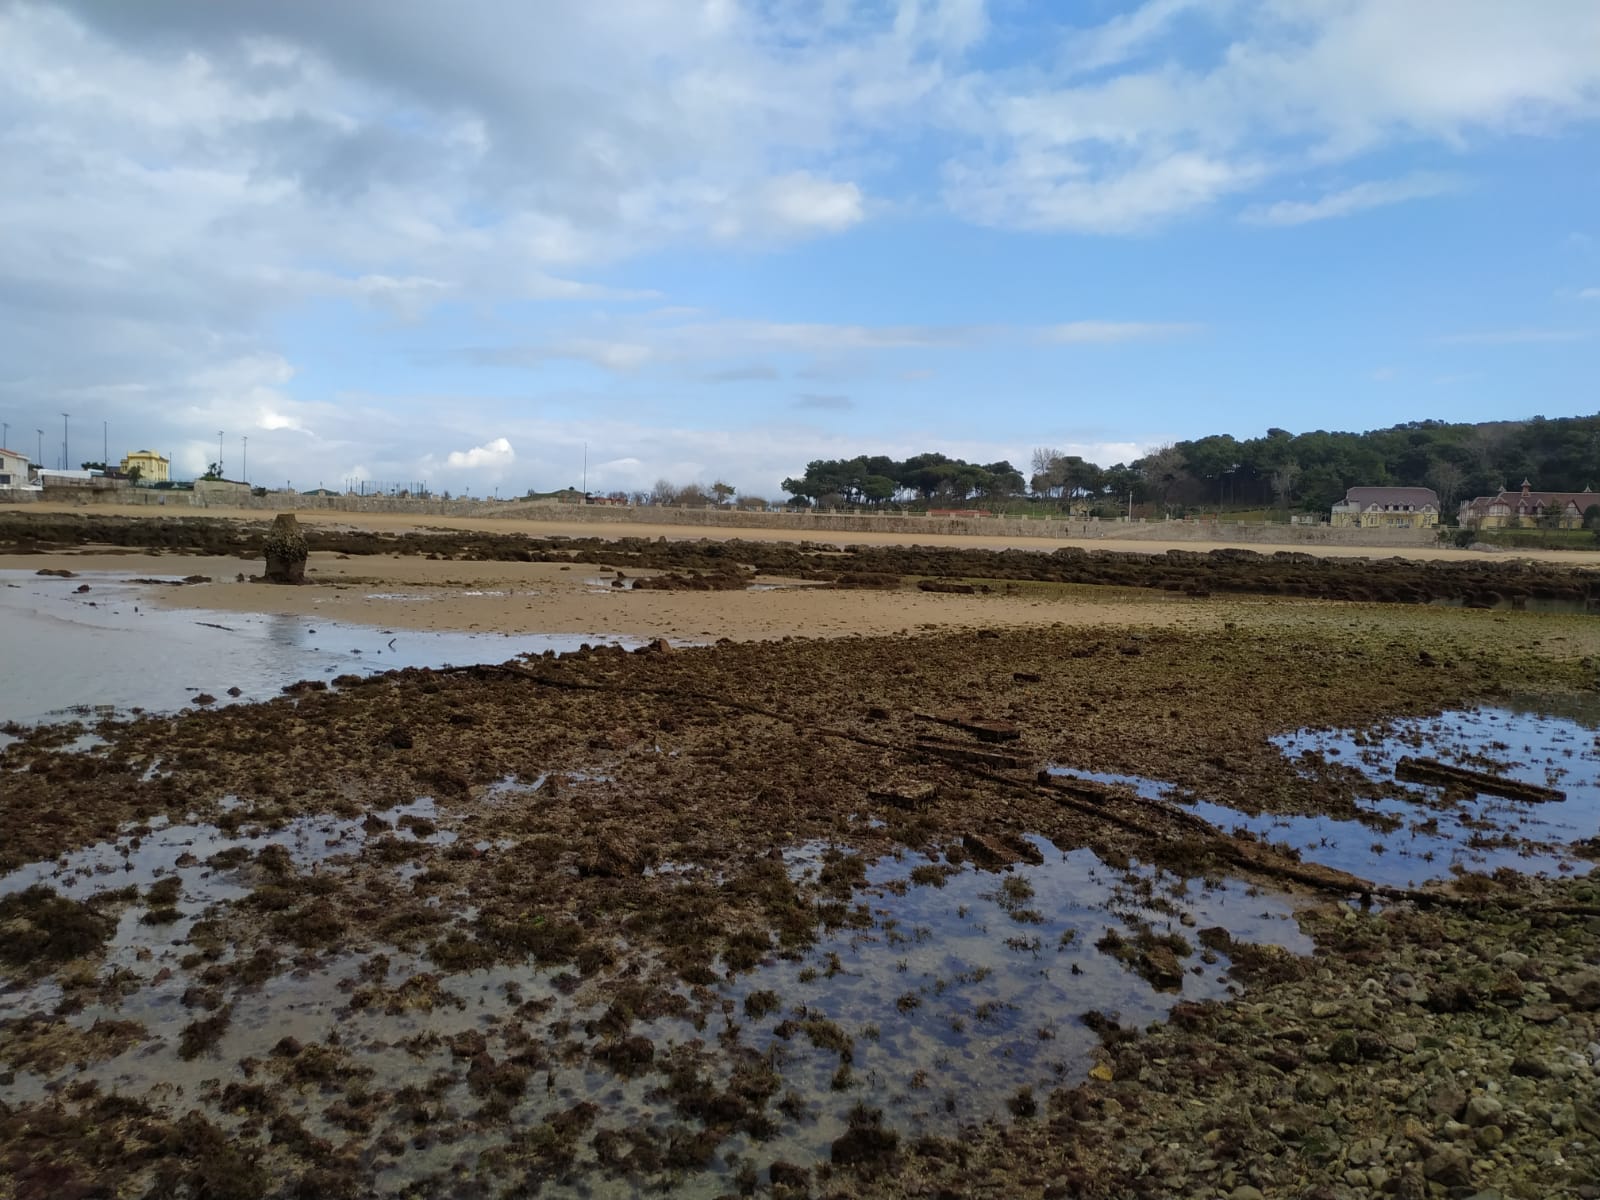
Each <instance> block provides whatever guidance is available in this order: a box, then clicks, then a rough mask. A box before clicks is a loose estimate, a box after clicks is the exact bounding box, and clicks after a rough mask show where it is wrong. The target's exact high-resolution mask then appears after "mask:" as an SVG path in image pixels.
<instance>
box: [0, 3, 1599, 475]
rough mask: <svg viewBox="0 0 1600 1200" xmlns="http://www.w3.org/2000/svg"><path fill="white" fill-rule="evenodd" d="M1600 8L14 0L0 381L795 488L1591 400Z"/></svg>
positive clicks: (93, 423)
mask: <svg viewBox="0 0 1600 1200" xmlns="http://www.w3.org/2000/svg"><path fill="white" fill-rule="evenodd" d="M1597 47H1600V6H1596V5H1594V4H1593V3H1591V2H1589V0H1525V2H1523V3H1519V4H1516V5H1508V4H1504V3H1502V2H1501V0H1206V2H1204V3H1201V2H1199V0H1149V2H1147V3H1143V4H1138V3H1111V2H1109V0H1106V2H1096V0H1090V2H1085V3H1079V4H1073V5H1068V4H1043V3H1027V2H1024V0H988V2H987V3H985V2H984V0H795V2H793V3H785V4H778V3H758V2H755V0H749V2H745V3H740V2H739V0H608V2H607V3H606V4H604V5H596V4H592V3H582V4H580V3H577V2H576V0H573V2H571V3H566V2H560V0H552V3H550V4H546V5H525V6H507V5H503V4H496V3H491V2H490V0H476V2H468V3H461V4H456V5H451V6H440V5H437V4H435V3H432V2H431V0H389V2H387V3H383V4H378V3H376V0H353V2H351V3H347V4H342V5H335V6H311V5H282V4H278V3H276V2H275V0H239V2H238V3H232V4H228V5H212V4H206V3H201V2H199V0H147V2H145V3H140V4H136V5H131V4H126V3H120V2H117V0H70V2H68V0H63V2H61V3H55V4H51V3H20V2H16V0H0V228H4V229H5V230H6V236H5V237H4V238H0V420H5V421H6V422H8V423H9V424H10V426H11V428H12V431H13V432H12V433H11V435H10V437H9V440H10V442H11V443H12V446H13V448H15V449H18V450H23V451H28V450H31V449H33V447H34V446H35V444H36V441H37V436H36V435H35V434H34V432H33V431H34V429H36V428H39V427H42V428H44V429H45V431H46V436H45V438H44V442H45V447H46V450H45V456H46V458H47V459H49V460H50V461H51V462H54V461H55V457H56V455H57V454H58V452H59V429H60V418H59V413H61V412H63V411H67V412H70V413H72V414H73V418H72V419H73V422H74V427H75V429H76V430H77V434H76V436H75V438H74V450H73V458H74V459H79V458H82V457H84V456H85V455H86V454H87V453H88V450H90V449H92V450H93V452H94V453H93V456H94V457H98V454H99V446H100V441H101V439H100V436H99V435H100V431H101V423H102V422H107V423H108V424H109V427H110V429H111V441H112V442H113V443H114V444H113V446H112V451H113V454H114V455H115V454H119V453H123V452H126V451H127V450H131V449H135V448H142V447H145V446H149V447H151V448H155V449H159V450H164V451H171V452H172V453H174V455H175V456H176V458H177V460H178V467H179V469H180V470H183V471H189V472H193V471H197V470H200V469H203V468H204V466H205V464H206V463H207V462H208V461H210V460H211V459H212V458H214V457H215V456H216V449H215V448H216V433H217V430H218V429H222V430H224V431H225V446H226V449H225V451H224V455H225V465H226V466H227V467H228V468H229V473H230V474H233V473H237V467H238V466H239V465H241V464H240V463H239V461H238V459H239V457H241V456H240V447H241V442H240V439H241V438H243V437H246V436H248V437H249V438H250V443H249V466H250V474H251V476H252V478H254V479H256V480H257V481H261V482H272V481H285V480H289V481H292V482H293V483H294V485H295V486H304V487H310V486H315V485H317V484H319V483H325V484H329V485H333V486H337V485H340V484H342V483H343V482H344V481H346V480H349V479H352V478H365V479H369V480H376V481H379V482H387V481H410V480H418V479H426V480H427V481H429V482H430V483H431V484H432V485H433V486H434V487H436V488H450V489H452V490H457V491H460V490H464V489H471V490H472V491H474V492H475V493H478V494H484V493H487V492H489V491H491V490H493V489H494V488H496V487H498V488H499V489H500V490H501V494H508V493H513V492H521V491H522V490H524V489H526V488H529V487H534V488H538V489H541V490H542V489H548V488H553V487H559V486H563V485H565V484H569V483H576V482H578V481H579V479H580V477H581V471H582V463H583V459H584V453H585V451H584V447H585V445H587V459H588V464H589V466H588V482H589V484H590V486H591V487H593V488H597V489H600V490H610V489H612V488H620V489H626V490H631V489H636V488H646V489H647V488H648V487H649V486H650V485H651V483H652V482H653V481H654V480H655V479H657V478H658V477H662V476H666V477H668V478H671V479H673V480H675V481H677V482H688V481H690V480H696V481H699V482H702V483H709V482H711V481H712V480H713V479H717V478H723V479H726V480H728V481H729V482H731V483H733V484H735V485H736V486H737V487H739V488H740V490H741V491H743V492H746V493H754V494H760V495H767V496H777V495H779V489H778V483H779V481H780V480H781V479H782V478H783V476H785V475H787V474H799V473H800V472H801V471H802V470H803V468H804V465H805V463H806V462H807V461H808V460H809V459H811V458H816V457H837V456H848V455H853V454H857V453H888V454H892V455H895V456H897V457H898V456H903V455H906V454H911V453H916V452H919V451H922V450H928V449H938V450H943V451H945V452H946V453H950V454H955V455H960V456H963V457H968V458H978V459H981V460H983V461H991V460H993V459H996V458H1001V457H1008V458H1010V459H1011V460H1012V461H1013V462H1016V463H1018V464H1019V465H1025V464H1026V462H1027V459H1028V456H1029V452H1030V450H1031V448H1032V447H1034V446H1040V445H1049V446H1054V447H1059V448H1062V449H1065V450H1068V451H1069V452H1078V453H1083V454H1085V455H1086V456H1087V457H1089V458H1091V459H1094V460H1096V461H1100V462H1102V463H1105V464H1109V463H1111V462H1113V461H1118V460H1129V459H1132V458H1134V457H1137V456H1138V455H1139V454H1141V453H1143V452H1144V451H1146V450H1148V449H1150V448H1152V447H1154V446H1156V445H1159V444H1161V443H1163V442H1166V441H1172V440H1177V439H1182V438H1187V437H1195V436H1201V435H1204V434H1206V433H1211V432H1219V431H1220V432H1231V433H1234V434H1236V435H1239V436H1252V435H1255V434H1259V433H1260V432H1262V431H1263V430H1265V429H1266V428H1267V427H1268V426H1272V425H1279V426H1283V427H1286V428H1289V429H1293V430H1303V429H1310V428H1339V429H1350V428H1356V429H1361V428H1372V427H1377V426H1382V425H1387V424H1392V423H1394V422H1397V421H1405V420H1420V419H1426V418H1441V419H1467V420H1476V419H1496V418H1514V417H1522V416H1529V415H1533V414H1543V415H1547V416H1560V415H1570V414H1576V413H1583V412H1592V411H1594V410H1595V408H1596V396H1595V387H1594V384H1595V380H1596V378H1597V377H1600V372H1597V367H1600V216H1597V214H1600V51H1597V49H1596V48H1597ZM18 430H21V431H22V432H21V433H20V434H19V433H18V432H17V431H18Z"/></svg>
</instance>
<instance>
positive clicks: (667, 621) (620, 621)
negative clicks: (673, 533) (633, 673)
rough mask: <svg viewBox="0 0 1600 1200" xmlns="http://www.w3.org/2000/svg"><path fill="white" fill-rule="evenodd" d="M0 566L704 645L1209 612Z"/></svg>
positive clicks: (548, 569)
mask: <svg viewBox="0 0 1600 1200" xmlns="http://www.w3.org/2000/svg"><path fill="white" fill-rule="evenodd" d="M0 568H10V569H15V570H24V571H37V570H41V569H47V570H60V569H66V570H71V571H74V572H77V573H79V574H84V573H88V572H95V573H99V572H111V573H114V574H115V575H116V576H117V577H118V578H119V579H139V578H161V577H177V578H182V577H187V576H204V577H206V578H207V579H208V580H210V581H211V582H207V583H196V584H188V585H183V586H175V585H165V586H163V585H151V586H150V587H149V588H148V590H147V593H146V595H147V598H148V602H149V603H151V604H153V605H157V606H162V607H167V608H189V609H205V610H210V611H213V612H226V613H271V614H281V615H288V616H300V617H320V618H322V619H324V620H330V621H332V620H336V621H342V622H348V623H352V624H361V625H372V626H380V627H383V628H392V629H410V630H419V631H428V632H439V631H447V630H453V631H460V632H480V633H503V634H523V633H553V634H568V633H571V634H597V633H598V634H609V635H613V636H617V637H644V638H654V637H664V638H669V639H671V640H673V641H690V642H704V641H715V640H717V639H719V638H730V639H732V640H734V641H754V640H766V639H772V638H783V637H848V636H854V635H878V634H901V633H919V632H928V631H931V630H936V629H950V628H965V627H970V626H976V625H987V626H997V627H1007V628H1011V627H1021V626H1029V625H1051V624H1056V623H1060V624H1063V625H1074V626H1076V625H1133V624H1137V625H1151V626H1176V625H1194V624H1211V623H1214V622H1215V620H1216V619H1217V618H1216V615H1215V611H1214V610H1213V611H1209V612H1208V610H1207V607H1206V606H1205V605H1202V604H1197V603H1193V602H1184V601H1181V600H1176V601H1175V600H1171V599H1168V598H1167V597H1164V596H1162V595H1161V594H1159V593H1150V592H1140V591H1136V590H1134V589H1114V588H1090V587H1070V586H1042V585H1041V586H1036V587H1029V586H1019V587H1018V588H1017V589H1016V591H1015V593H1014V594H1004V593H997V594H992V595H976V596H959V595H936V594H930V593H923V592H915V591H904V590H897V591H890V592H878V591H866V590H855V589H846V590H841V589H834V588H824V587H818V586H815V585H812V584H807V583H803V582H799V581H796V580H786V579H782V578H777V577H774V578H765V577H762V578H758V580H757V582H756V584H755V585H754V588H753V589H752V590H748V591H732V592H662V591H643V590H641V591H633V590H631V589H629V588H625V587H624V588H618V587H613V586H612V581H613V580H615V579H616V578H617V572H616V571H614V570H611V569H608V568H604V567H596V566H592V565H589V564H574V565H572V566H566V565H564V564H556V563H517V562H435V561H430V560H427V559H422V558H417V557H414V556H390V555H383V556H369V557H366V558H355V559H348V560H340V559H339V557H338V556H336V555H330V554H314V555H312V556H311V560H310V563H309V566H308V570H307V579H308V580H310V581H311V582H308V583H307V584H306V585H305V586H302V587H294V588H285V587H275V586H273V585H270V584H264V583H260V582H257V581H256V580H255V576H257V575H258V574H259V573H260V571H261V564H260V562H258V561H255V562H252V561H247V560H244V559H237V558H218V557H189V556H185V557H182V558H179V557H176V556H171V555H141V554H127V553H106V552H103V551H102V552H96V551H93V550H91V551H88V552H86V553H74V554H31V555H0ZM656 573H657V572H639V574H656ZM240 575H244V576H245V579H244V581H243V582H240V581H239V580H238V576H240ZM91 586H92V581H91ZM1236 603H1237V602H1236Z"/></svg>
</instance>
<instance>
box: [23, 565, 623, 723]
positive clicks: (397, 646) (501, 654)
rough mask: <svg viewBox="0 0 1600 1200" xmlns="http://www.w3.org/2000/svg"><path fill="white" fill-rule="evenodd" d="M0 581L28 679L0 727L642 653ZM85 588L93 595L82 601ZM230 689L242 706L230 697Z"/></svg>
mask: <svg viewBox="0 0 1600 1200" xmlns="http://www.w3.org/2000/svg"><path fill="white" fill-rule="evenodd" d="M0 583H17V584H19V585H20V586H18V587H14V588H13V587H0V657H3V658H4V661H5V663H6V667H7V670H8V672H9V673H10V674H12V675H13V676H16V677H19V678H25V679H27V680H28V686H27V687H25V688H5V689H0V723H4V722H6V721H19V722H23V723H32V722H37V721H42V720H59V719H61V718H63V717H68V716H73V715H88V714H90V713H95V712H111V711H119V710H120V711H126V710H128V709H130V708H135V707H142V708H145V709H148V710H151V711H158V712H160V711H170V710H174V709H177V708H181V707H183V706H184V705H185V704H189V703H192V702H193V700H194V697H195V696H196V695H198V694H201V693H204V694H207V695H210V696H213V697H214V698H215V700H214V702H215V703H216V704H227V703H231V702H233V701H234V700H236V699H237V700H241V701H252V700H264V699H269V698H271V697H272V696H275V695H277V694H279V692H280V691H281V690H282V688H283V686H284V685H285V684H289V683H294V682H296V681H297V680H301V679H315V678H327V677H331V676H334V675H343V674H358V675H369V674H375V673H377V672H381V671H391V670H395V669H397V668H400V667H440V666H446V665H452V664H453V665H463V664H468V663H480V662H496V663H498V662H504V661H505V660H507V659H509V658H514V657H516V656H518V655H522V654H541V653H543V652H544V651H546V650H554V651H556V652H557V653H564V652H566V651H570V650H576V649H577V648H578V647H579V646H580V645H582V644H583V643H585V642H588V643H590V644H597V643H600V642H607V641H609V642H621V643H622V644H624V645H628V646H633V645H637V644H640V640H639V639H637V638H634V639H624V638H606V637H603V636H599V635H594V634H590V635H582V634H494V633H454V632H447V633H423V632H412V631H409V630H399V631H396V630H384V629H377V628H374V627H372V626H366V625H348V624H342V623H340V622H337V621H327V620H322V619H319V618H316V617H309V618H308V617H296V616H285V615H272V614H261V613H224V612H210V611H205V610H189V609H185V610H176V609H163V608H155V607H152V606H151V604H150V603H149V602H148V592H147V591H146V589H145V587H144V586H142V585H138V584H130V583H128V582H126V580H125V577H124V576H123V575H120V574H116V573H110V572H83V573H80V574H79V575H78V576H76V577H74V578H72V579H56V578H49V577H40V576H36V575H34V574H32V573H30V572H27V571H17V570H5V571H0ZM83 584H88V585H89V588H90V590H89V591H88V592H85V593H79V592H77V591H76V589H77V588H78V587H79V586H81V585H83ZM130 635H131V636H130ZM108 664H115V666H114V669H108ZM234 687H236V688H238V689H239V691H240V695H239V696H238V697H232V696H229V695H228V689H229V688H234ZM3 745H4V743H0V748H3Z"/></svg>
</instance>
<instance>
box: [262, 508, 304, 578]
mask: <svg viewBox="0 0 1600 1200" xmlns="http://www.w3.org/2000/svg"><path fill="white" fill-rule="evenodd" d="M265 551H266V559H267V570H266V580H267V582H268V583H301V582H303V581H304V580H305V575H306V554H307V553H308V551H307V549H306V539H305V535H304V534H303V533H301V532H300V523H299V522H298V521H296V520H295V517H294V514H293V513H279V514H278V515H277V517H276V518H275V519H274V520H273V522H272V532H270V533H269V534H267V544H266V546H265Z"/></svg>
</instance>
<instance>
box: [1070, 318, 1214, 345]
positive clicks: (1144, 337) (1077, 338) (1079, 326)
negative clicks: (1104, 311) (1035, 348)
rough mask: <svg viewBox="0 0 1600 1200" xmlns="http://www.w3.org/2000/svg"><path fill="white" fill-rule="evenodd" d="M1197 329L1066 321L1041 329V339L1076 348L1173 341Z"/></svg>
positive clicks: (1171, 324) (1151, 324)
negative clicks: (1119, 343)
mask: <svg viewBox="0 0 1600 1200" xmlns="http://www.w3.org/2000/svg"><path fill="white" fill-rule="evenodd" d="M1199 328H1200V327H1199V326H1198V325H1184V324H1175V323H1166V324H1162V323H1159V322H1149V321H1069V322H1068V323H1066V324H1065V325H1054V326H1051V327H1050V328H1048V329H1045V330H1044V331H1043V333H1042V338H1043V340H1044V341H1047V342H1055V343H1057V344H1059V345H1064V346H1077V345H1091V344H1094V343H1101V342H1134V341H1149V340H1152V339H1156V338H1169V337H1177V336H1179V335H1181V334H1186V333H1193V332H1195V331H1196V330H1197V329H1199Z"/></svg>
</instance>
